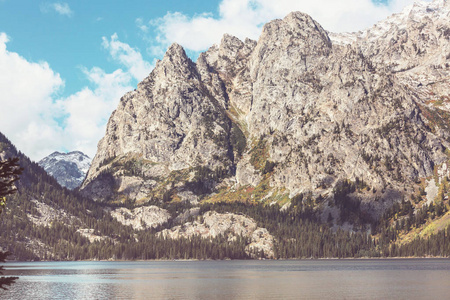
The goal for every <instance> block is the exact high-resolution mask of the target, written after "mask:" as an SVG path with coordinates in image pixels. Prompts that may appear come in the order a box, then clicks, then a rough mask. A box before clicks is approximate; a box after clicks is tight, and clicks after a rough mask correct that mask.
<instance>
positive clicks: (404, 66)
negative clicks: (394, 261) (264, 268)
mask: <svg viewBox="0 0 450 300" xmlns="http://www.w3.org/2000/svg"><path fill="white" fill-rule="evenodd" d="M408 9H409V11H408V10H406V11H405V12H404V13H403V14H402V15H401V16H398V15H397V16H393V17H391V18H388V19H387V20H385V21H382V22H380V23H379V24H378V25H376V26H374V27H373V28H372V29H370V30H367V31H365V32H360V33H355V34H346V35H342V34H329V33H327V32H326V31H325V30H324V29H323V28H322V27H321V26H320V24H318V23H317V22H316V21H314V20H313V19H312V18H311V17H310V16H308V15H306V14H303V13H299V12H295V13H291V14H289V15H288V16H286V17H285V18H284V19H282V20H274V21H272V22H270V23H268V24H266V25H265V26H264V29H263V31H262V34H261V37H260V38H259V40H258V41H257V42H256V41H252V40H248V39H247V40H246V41H244V42H243V41H240V40H239V39H237V38H235V37H232V36H230V35H225V36H224V37H223V39H222V41H221V43H220V45H215V46H212V47H211V48H210V49H209V50H208V51H206V52H204V53H202V54H200V56H199V58H198V61H197V62H196V63H194V62H192V61H191V60H190V59H189V58H188V57H187V56H186V54H185V52H184V50H183V49H182V47H181V46H179V45H177V44H174V45H172V46H171V47H170V48H169V49H168V50H167V53H166V55H165V56H164V58H163V59H162V60H161V61H159V62H158V63H157V64H156V67H155V69H154V70H153V71H152V73H151V74H150V75H149V76H148V77H147V78H146V79H144V80H143V81H142V82H141V83H140V84H139V85H138V87H137V89H136V90H135V91H132V92H129V93H128V94H126V95H125V96H124V97H123V98H122V99H121V101H120V103H119V106H118V108H117V110H116V111H115V112H114V113H113V114H112V116H111V118H110V120H109V123H108V126H107V131H106V134H105V136H104V138H103V139H102V140H101V141H100V142H99V145H98V151H97V154H96V156H95V158H94V160H93V162H92V166H91V168H90V170H89V172H88V175H87V178H86V180H85V181H84V183H83V185H82V187H81V190H82V191H83V192H84V193H85V194H86V195H89V196H92V197H93V198H94V199H96V200H100V201H106V200H114V199H115V200H117V199H119V198H120V197H122V198H121V199H123V198H127V199H131V200H136V201H138V202H139V201H141V202H145V201H147V200H149V199H155V198H157V199H158V198H159V199H162V198H163V197H172V198H173V197H179V198H180V199H181V200H186V201H190V202H193V203H195V202H196V201H197V198H198V197H199V196H200V197H201V196H204V195H207V194H209V193H211V192H212V191H213V190H214V189H215V188H217V187H224V186H229V187H233V188H239V187H241V186H246V185H250V186H257V185H258V184H260V183H261V182H262V180H263V179H266V180H267V178H269V185H270V187H269V188H270V189H285V190H286V191H288V192H289V193H290V195H291V196H293V195H295V194H298V193H300V192H312V193H313V195H314V196H316V197H319V196H322V197H320V198H322V199H327V197H328V198H329V197H333V190H334V189H335V187H336V186H339V185H340V184H341V182H342V181H344V180H350V181H356V180H363V181H364V182H365V184H366V185H367V193H366V195H365V199H366V201H367V203H366V204H367V205H368V206H370V207H372V208H373V205H372V204H374V203H375V204H374V205H375V206H376V205H378V206H379V207H378V208H375V211H378V210H380V211H382V209H383V208H385V206H387V205H388V204H386V203H389V201H388V202H383V203H381V201H380V203H379V204H376V203H378V202H377V201H374V200H375V199H388V200H391V201H396V200H399V199H401V198H402V197H403V196H404V195H405V194H410V193H413V192H414V189H415V186H416V183H415V182H416V181H417V180H418V179H419V178H423V177H428V176H431V175H433V170H434V168H435V166H437V165H440V164H442V163H443V162H445V161H446V160H448V157H447V155H446V153H445V149H446V148H449V147H450V145H449V141H450V135H449V127H448V126H449V124H448V120H450V119H446V118H447V116H449V115H448V113H449V110H450V96H449V95H450V88H449V87H450V85H449V84H448V83H449V78H450V76H449V70H450V46H449V40H450V35H449V32H450V29H448V28H449V27H450V24H449V20H450V17H449V6H448V2H446V1H442V0H440V1H435V2H432V3H428V4H423V6H420V7H413V8H412V9H411V8H408ZM380 28H381V29H380ZM330 36H331V39H330ZM414 49H415V50H414ZM436 101H440V102H439V103H438V104H439V105H436V104H435V102H436ZM102 182H106V184H103V183H102ZM369 191H370V192H369ZM185 195H189V197H187V196H185Z"/></svg>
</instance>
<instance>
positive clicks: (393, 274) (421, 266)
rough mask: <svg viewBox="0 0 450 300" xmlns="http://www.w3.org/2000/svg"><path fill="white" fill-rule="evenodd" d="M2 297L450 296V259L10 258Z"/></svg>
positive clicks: (285, 297)
mask: <svg viewBox="0 0 450 300" xmlns="http://www.w3.org/2000/svg"><path fill="white" fill-rule="evenodd" d="M5 268H6V269H7V271H6V272H5V275H9V276H19V277H20V279H19V280H18V281H17V283H16V284H14V285H12V286H11V287H10V288H9V290H8V291H0V299H20V300H24V299H214V300H221V299H227V300H228V299H409V300H411V299H450V284H449V283H450V260H446V259H391V260H385V259H377V260H302V261H145V262H29V263H6V264H5Z"/></svg>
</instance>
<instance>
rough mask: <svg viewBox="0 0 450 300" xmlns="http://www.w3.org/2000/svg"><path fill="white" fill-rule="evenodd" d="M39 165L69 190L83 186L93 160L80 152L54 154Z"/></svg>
mask: <svg viewBox="0 0 450 300" xmlns="http://www.w3.org/2000/svg"><path fill="white" fill-rule="evenodd" d="M38 164H39V165H40V166H41V167H43V168H44V169H45V171H46V172H47V173H48V174H50V175H51V176H53V177H54V178H55V179H56V180H57V181H58V183H59V184H60V185H61V186H64V187H67V188H69V189H74V188H77V187H78V186H80V185H81V183H82V182H83V180H84V177H85V176H86V173H87V171H88V170H89V167H90V166H91V158H90V157H89V156H87V155H86V154H84V153H83V152H80V151H72V152H69V153H60V152H53V153H52V154H50V155H49V156H47V157H45V158H43V159H42V160H40V161H39V162H38Z"/></svg>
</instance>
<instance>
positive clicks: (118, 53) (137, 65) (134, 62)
mask: <svg viewBox="0 0 450 300" xmlns="http://www.w3.org/2000/svg"><path fill="white" fill-rule="evenodd" d="M102 40H103V43H102V45H103V47H104V48H105V49H106V50H108V51H109V54H110V55H111V57H112V58H113V59H114V60H116V61H117V62H119V63H120V64H122V65H124V66H125V67H126V68H127V69H128V72H129V73H130V74H131V75H132V76H133V77H134V78H135V79H136V80H138V81H141V80H142V79H144V78H145V77H147V76H148V74H149V73H150V71H151V69H152V68H153V67H152V65H151V64H150V63H149V62H147V61H145V60H144V59H143V58H142V55H141V53H140V52H139V51H138V50H137V49H134V48H132V47H130V45H128V44H126V43H123V42H121V41H119V37H118V35H117V33H114V34H113V35H112V36H111V39H108V38H106V37H103V38H102Z"/></svg>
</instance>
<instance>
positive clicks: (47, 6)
mask: <svg viewBox="0 0 450 300" xmlns="http://www.w3.org/2000/svg"><path fill="white" fill-rule="evenodd" d="M50 11H55V12H57V13H58V14H60V15H62V16H67V17H71V16H73V14H74V12H73V11H72V10H71V9H70V6H69V4H67V3H65V2H54V3H43V4H42V5H41V12H43V13H48V12H50Z"/></svg>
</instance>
